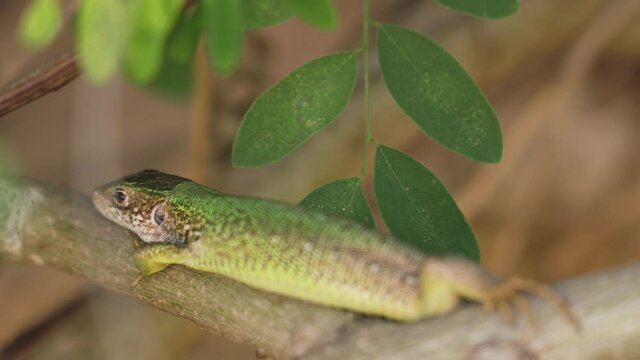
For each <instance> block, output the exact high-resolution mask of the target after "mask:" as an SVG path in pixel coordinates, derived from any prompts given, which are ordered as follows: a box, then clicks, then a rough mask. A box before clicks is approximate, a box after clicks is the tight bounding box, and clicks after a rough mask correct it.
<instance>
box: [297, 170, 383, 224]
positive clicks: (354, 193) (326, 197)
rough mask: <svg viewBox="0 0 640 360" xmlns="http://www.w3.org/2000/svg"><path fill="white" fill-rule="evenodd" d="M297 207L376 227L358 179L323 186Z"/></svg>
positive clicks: (343, 180) (338, 181) (353, 178)
mask: <svg viewBox="0 0 640 360" xmlns="http://www.w3.org/2000/svg"><path fill="white" fill-rule="evenodd" d="M299 205H300V206H302V207H304V208H307V209H311V210H317V211H319V212H322V213H324V214H326V215H332V216H337V217H342V218H344V219H349V220H352V221H356V222H359V223H360V224H362V225H364V226H366V227H369V228H375V227H376V223H375V221H374V220H373V216H372V215H371V209H370V208H369V204H368V203H367V199H365V197H364V195H363V194H362V190H361V189H360V178H358V177H352V178H348V179H340V180H336V181H333V182H330V183H328V184H325V185H323V186H321V187H319V188H317V189H315V190H313V191H312V192H311V193H310V194H309V195H307V197H305V198H304V199H303V200H302V201H301V202H300V204H299Z"/></svg>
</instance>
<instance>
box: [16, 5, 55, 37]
mask: <svg viewBox="0 0 640 360" xmlns="http://www.w3.org/2000/svg"><path fill="white" fill-rule="evenodd" d="M61 12H62V11H61V10H60V4H59V3H58V1H57V0H34V1H33V2H32V3H31V4H30V5H29V7H28V8H27V10H26V11H25V13H24V15H23V16H22V21H21V22H20V30H19V34H20V39H21V40H22V42H24V43H25V44H26V45H28V46H30V47H32V48H34V49H38V48H41V47H44V46H46V45H47V44H49V43H50V42H51V41H52V40H53V38H54V37H55V36H56V33H57V32H58V30H59V29H60V26H61V25H62V15H61Z"/></svg>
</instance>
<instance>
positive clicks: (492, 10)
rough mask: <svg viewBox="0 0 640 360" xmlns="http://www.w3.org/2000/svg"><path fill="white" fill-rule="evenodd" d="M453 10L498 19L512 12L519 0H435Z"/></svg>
mask: <svg viewBox="0 0 640 360" xmlns="http://www.w3.org/2000/svg"><path fill="white" fill-rule="evenodd" d="M436 2H438V3H440V4H441V5H444V6H446V7H448V8H450V9H453V10H455V11H458V12H461V13H465V14H469V15H474V16H478V17H481V18H486V19H499V18H503V17H506V16H509V15H512V14H514V13H515V12H516V11H518V8H519V7H520V0H436Z"/></svg>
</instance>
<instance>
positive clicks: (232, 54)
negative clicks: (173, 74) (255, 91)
mask: <svg viewBox="0 0 640 360" xmlns="http://www.w3.org/2000/svg"><path fill="white" fill-rule="evenodd" d="M242 4H243V2H242V1H238V0H202V1H201V6H202V11H203V16H204V17H203V19H202V21H203V25H204V30H205V35H206V36H205V39H206V41H205V44H206V45H207V54H208V55H209V60H210V61H211V64H212V65H213V66H214V67H215V68H216V69H218V70H219V71H221V72H223V73H230V72H232V71H233V70H234V69H235V68H236V67H237V66H238V63H239V62H240V56H241V53H242V40H243V36H244V13H243V6H242Z"/></svg>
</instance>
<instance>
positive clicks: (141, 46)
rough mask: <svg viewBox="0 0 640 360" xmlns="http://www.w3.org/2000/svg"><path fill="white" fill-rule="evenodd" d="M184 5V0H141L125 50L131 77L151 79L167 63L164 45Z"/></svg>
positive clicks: (144, 79) (144, 80)
mask: <svg viewBox="0 0 640 360" xmlns="http://www.w3.org/2000/svg"><path fill="white" fill-rule="evenodd" d="M181 9H182V0H138V1H137V2H136V3H135V6H133V9H132V12H133V14H135V18H134V22H133V24H132V29H131V32H130V34H129V40H128V43H127V50H126V54H125V69H126V73H127V75H128V77H129V78H130V79H131V80H132V81H133V82H136V83H139V84H146V83H149V82H150V81H151V80H153V78H154V77H155V76H156V74H157V73H158V71H160V68H161V66H162V63H163V56H164V45H165V40H166V38H167V36H168V35H169V32H170V31H171V29H172V28H173V25H174V24H175V22H176V20H177V18H178V15H179V14H180V11H181Z"/></svg>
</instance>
